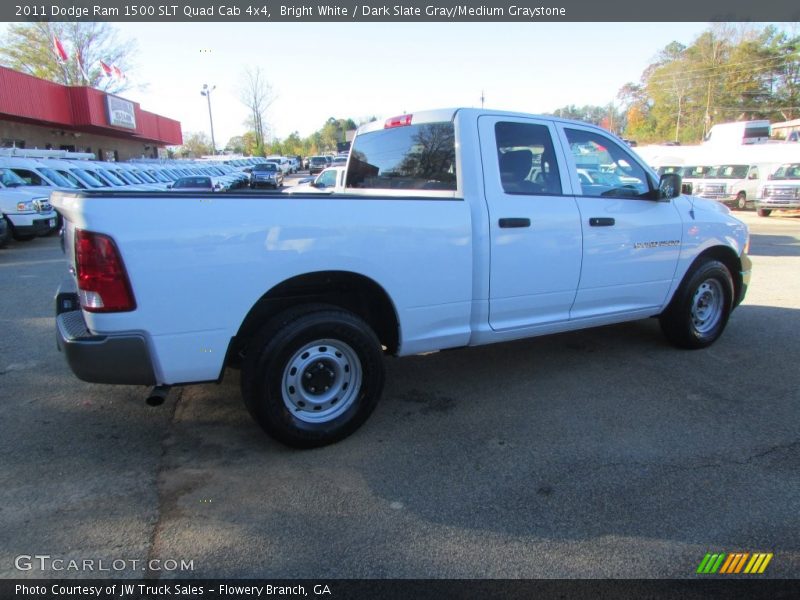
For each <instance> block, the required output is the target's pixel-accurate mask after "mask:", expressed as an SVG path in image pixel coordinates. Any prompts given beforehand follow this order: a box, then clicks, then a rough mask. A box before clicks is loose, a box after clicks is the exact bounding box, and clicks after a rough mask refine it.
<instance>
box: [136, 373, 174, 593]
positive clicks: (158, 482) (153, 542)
mask: <svg viewBox="0 0 800 600" xmlns="http://www.w3.org/2000/svg"><path fill="white" fill-rule="evenodd" d="M171 393H173V394H175V396H176V397H175V402H174V404H173V406H172V411H171V414H170V416H169V422H168V423H167V426H166V429H165V430H164V435H163V436H162V438H161V456H160V457H159V460H158V468H157V470H156V474H155V486H156V496H157V499H158V503H157V508H156V520H155V523H154V524H153V530H152V531H151V533H150V539H149V541H148V550H147V564H146V565H145V569H146V571H145V578H147V579H158V578H159V577H160V573H161V572H160V571H159V570H153V569H151V568H150V565H151V564H152V561H153V560H154V559H155V558H156V557H157V556H158V543H159V539H160V537H161V533H162V531H163V527H164V523H163V517H164V514H165V512H166V511H165V507H166V500H165V497H164V493H163V489H164V472H165V470H166V464H167V453H168V452H169V446H170V445H169V444H168V443H167V442H168V441H169V439H170V438H171V437H172V436H173V435H174V433H175V430H174V429H175V418H176V416H177V414H178V408H179V405H180V401H181V399H182V397H183V388H182V387H181V388H173V391H172V392H171Z"/></svg>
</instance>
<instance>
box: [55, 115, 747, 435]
mask: <svg viewBox="0 0 800 600" xmlns="http://www.w3.org/2000/svg"><path fill="white" fill-rule="evenodd" d="M581 172H589V173H593V174H594V176H593V177H581V176H580V173H581ZM345 185H346V188H345V193H343V194H334V195H330V196H327V195H319V194H317V195H311V194H309V195H304V194H296V195H293V196H292V197H291V198H287V197H286V195H282V196H269V195H264V196H253V195H249V196H245V195H237V194H236V193H228V194H211V193H198V194H196V195H182V196H180V197H175V196H173V195H168V194H161V193H156V192H154V193H113V194H109V193H107V192H75V193H66V192H61V193H56V194H54V195H53V203H54V204H55V206H56V207H57V209H58V210H59V211H60V212H61V213H62V214H63V215H64V218H65V220H66V226H65V242H66V244H65V245H66V251H67V253H68V262H69V266H70V270H71V276H70V277H68V278H67V280H66V283H65V284H62V288H61V290H60V292H59V295H58V297H57V300H58V301H57V312H58V313H59V314H58V317H57V331H58V341H59V347H60V348H61V349H62V350H63V351H64V353H65V355H66V358H67V360H68V362H69V364H70V366H71V367H72V369H73V371H74V372H75V374H76V375H77V376H78V377H80V378H82V379H85V380H87V381H93V382H101V383H120V384H147V385H172V384H185V383H191V382H202V381H217V380H219V379H220V378H221V377H222V375H223V372H224V369H225V367H226V366H238V367H240V368H241V369H242V376H241V381H242V393H243V396H244V400H245V403H246V405H247V407H248V409H249V410H250V412H251V414H252V415H253V416H254V418H255V419H256V420H257V421H258V423H259V424H260V425H261V426H262V427H263V428H264V429H265V430H266V431H267V432H268V433H269V434H271V435H272V436H274V437H275V438H277V439H279V440H281V441H283V442H284V443H286V444H289V445H293V446H299V447H308V446H319V445H323V444H327V443H331V442H334V441H336V440H339V439H341V438H343V437H345V436H347V435H349V434H350V433H352V432H353V431H354V430H355V429H356V428H358V427H359V426H360V425H361V424H362V423H363V422H364V420H365V419H366V418H367V417H368V416H369V414H370V413H371V411H372V410H373V409H374V408H375V405H376V402H377V401H378V398H379V397H380V395H381V391H382V387H383V382H384V367H383V355H384V354H389V355H395V356H403V355H409V354H417V353H422V352H430V351H434V350H440V349H444V348H455V347H460V346H471V345H479V344H488V343H492V342H500V341H506V340H513V339H518V338H523V337H529V336H537V335H543V334H548V333H554V332H561V331H567V330H574V329H580V328H585V327H594V326H599V325H606V324H609V323H619V322H622V321H628V320H633V319H641V318H647V317H658V318H659V320H660V322H661V326H662V329H663V331H664V333H665V334H666V337H667V338H668V339H669V340H670V341H671V342H673V343H674V344H675V345H677V346H680V347H684V348H703V347H705V346H708V345H709V344H711V343H713V342H714V341H715V340H716V339H717V338H718V337H719V336H720V334H721V333H722V331H723V329H724V328H725V326H726V324H727V322H728V317H729V316H730V314H731V311H732V310H733V309H734V307H735V306H737V305H738V304H739V303H740V302H741V301H742V299H743V297H744V294H745V291H746V288H747V285H748V282H749V273H750V261H749V260H748V258H747V254H746V250H747V245H748V231H747V228H746V226H745V225H744V224H743V223H742V222H740V221H739V220H737V219H735V218H734V217H732V216H731V215H730V212H729V211H728V209H726V208H725V207H724V206H721V205H720V204H719V203H717V202H714V201H708V200H703V199H701V198H695V197H691V196H685V195H681V194H680V189H681V186H680V177H679V176H677V175H674V174H669V175H664V176H662V177H661V179H660V180H659V179H658V178H657V176H656V175H655V173H654V172H653V171H652V170H651V169H650V168H648V167H647V166H646V165H645V164H644V163H643V162H642V161H641V159H640V158H639V157H638V156H637V155H636V154H634V153H633V152H632V151H631V150H630V149H629V148H628V147H627V145H626V144H625V143H624V142H622V141H621V140H619V139H618V138H616V137H614V136H612V135H610V134H609V133H608V132H606V131H604V130H602V129H600V128H597V127H594V126H591V125H587V124H585V123H579V122H573V121H567V120H562V119H556V118H552V117H537V116H531V115H525V114H516V113H508V112H500V111H492V110H482V109H481V110H477V109H452V110H439V111H427V112H421V113H414V114H410V115H403V116H401V117H397V118H392V119H388V120H387V121H386V122H373V123H370V124H368V125H365V126H363V127H361V129H360V130H359V131H358V133H357V135H356V138H355V140H354V142H353V145H352V150H351V153H350V157H349V160H348V163H347V174H346V182H345Z"/></svg>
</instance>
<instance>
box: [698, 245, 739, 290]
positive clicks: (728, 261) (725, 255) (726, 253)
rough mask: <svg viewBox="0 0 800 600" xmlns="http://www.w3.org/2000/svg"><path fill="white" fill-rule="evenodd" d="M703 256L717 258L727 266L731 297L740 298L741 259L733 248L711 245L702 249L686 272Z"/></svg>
mask: <svg viewBox="0 0 800 600" xmlns="http://www.w3.org/2000/svg"><path fill="white" fill-rule="evenodd" d="M704 258H713V259H714V260H718V261H720V262H721V263H722V264H724V265H725V266H726V267H728V271H730V273H731V279H733V288H734V289H733V297H734V298H740V297H741V296H740V294H741V291H742V260H741V258H739V256H738V255H737V254H736V252H734V250H733V248H730V247H728V246H713V247H711V248H707V249H706V250H703V252H701V253H700V255H699V256H698V257H697V258H696V259H694V262H693V263H692V268H691V269H689V271H687V273H688V272H690V271H691V270H692V269H693V268H694V266H695V265H696V264H697V263H698V262H700V261H701V260H702V259H704Z"/></svg>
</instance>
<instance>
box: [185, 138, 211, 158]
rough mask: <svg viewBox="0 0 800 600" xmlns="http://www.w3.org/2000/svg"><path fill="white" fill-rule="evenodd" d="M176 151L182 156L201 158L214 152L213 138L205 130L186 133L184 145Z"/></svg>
mask: <svg viewBox="0 0 800 600" xmlns="http://www.w3.org/2000/svg"><path fill="white" fill-rule="evenodd" d="M176 153H177V155H178V156H180V157H181V158H200V157H201V156H206V155H208V154H213V152H212V149H211V139H210V138H209V137H208V135H206V134H205V133H203V132H188V133H184V135H183V145H182V146H181V147H180V148H178V150H177V152H176Z"/></svg>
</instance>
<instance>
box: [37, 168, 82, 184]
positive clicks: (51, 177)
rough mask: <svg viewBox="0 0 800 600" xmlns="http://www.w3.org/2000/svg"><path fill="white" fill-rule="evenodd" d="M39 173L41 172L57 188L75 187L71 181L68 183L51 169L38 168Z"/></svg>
mask: <svg viewBox="0 0 800 600" xmlns="http://www.w3.org/2000/svg"><path fill="white" fill-rule="evenodd" d="M39 171H41V172H42V174H43V175H44V176H45V177H47V178H48V179H49V180H50V181H52V182H53V183H54V184H56V185H58V186H61V187H66V188H74V187H75V185H74V184H73V183H72V182H71V181H69V180H68V179H66V178H65V177H62V176H61V174H60V173H58V172H57V171H54V170H53V169H48V168H46V167H39Z"/></svg>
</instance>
